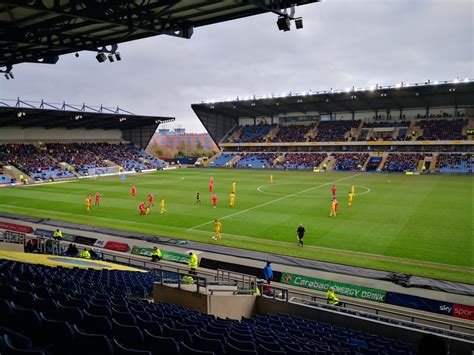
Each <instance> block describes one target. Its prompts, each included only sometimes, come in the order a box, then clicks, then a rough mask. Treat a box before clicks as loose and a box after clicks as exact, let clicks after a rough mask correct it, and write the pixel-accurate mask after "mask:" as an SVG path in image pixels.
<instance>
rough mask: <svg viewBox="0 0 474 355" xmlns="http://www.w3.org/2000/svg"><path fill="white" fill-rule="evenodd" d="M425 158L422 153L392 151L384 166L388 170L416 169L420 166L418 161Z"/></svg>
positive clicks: (403, 170)
mask: <svg viewBox="0 0 474 355" xmlns="http://www.w3.org/2000/svg"><path fill="white" fill-rule="evenodd" d="M423 158H424V155H423V154H420V153H405V154H403V153H401V154H398V153H391V154H389V155H388V158H387V160H386V161H385V164H384V166H383V168H382V170H383V171H387V172H405V171H414V170H416V168H417V166H418V162H419V161H420V160H421V159H423Z"/></svg>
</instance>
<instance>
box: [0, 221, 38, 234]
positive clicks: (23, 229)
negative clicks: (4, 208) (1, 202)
mask: <svg viewBox="0 0 474 355" xmlns="http://www.w3.org/2000/svg"><path fill="white" fill-rule="evenodd" d="M0 229H6V230H9V231H13V232H18V233H25V234H28V233H31V232H33V228H31V227H30V226H22V225H19V224H14V223H8V222H0Z"/></svg>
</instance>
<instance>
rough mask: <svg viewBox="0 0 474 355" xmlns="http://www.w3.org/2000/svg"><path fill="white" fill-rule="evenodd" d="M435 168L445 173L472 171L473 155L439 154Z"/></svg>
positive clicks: (473, 168) (473, 166)
mask: <svg viewBox="0 0 474 355" xmlns="http://www.w3.org/2000/svg"><path fill="white" fill-rule="evenodd" d="M436 170H437V171H439V172H446V173H469V172H471V173H472V172H474V171H473V170H474V157H472V155H470V154H439V155H438V160H437V163H436Z"/></svg>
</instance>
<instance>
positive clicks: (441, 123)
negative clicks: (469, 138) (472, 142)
mask: <svg viewBox="0 0 474 355" xmlns="http://www.w3.org/2000/svg"><path fill="white" fill-rule="evenodd" d="M467 122H468V121H467V120H466V119H454V120H427V121H420V122H419V126H420V128H421V129H422V130H423V134H422V135H421V136H419V137H418V138H417V140H452V139H454V140H458V139H466V136H463V134H462V129H463V128H464V127H465V126H466V125H467Z"/></svg>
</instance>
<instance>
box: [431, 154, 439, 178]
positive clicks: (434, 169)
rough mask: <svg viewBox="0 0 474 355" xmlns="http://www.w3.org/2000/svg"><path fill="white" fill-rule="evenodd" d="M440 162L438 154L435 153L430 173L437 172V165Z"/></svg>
mask: <svg viewBox="0 0 474 355" xmlns="http://www.w3.org/2000/svg"><path fill="white" fill-rule="evenodd" d="M437 162H438V153H433V156H432V157H431V165H430V171H431V172H432V173H434V172H435V171H436V163H437Z"/></svg>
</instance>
